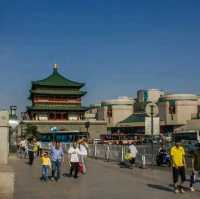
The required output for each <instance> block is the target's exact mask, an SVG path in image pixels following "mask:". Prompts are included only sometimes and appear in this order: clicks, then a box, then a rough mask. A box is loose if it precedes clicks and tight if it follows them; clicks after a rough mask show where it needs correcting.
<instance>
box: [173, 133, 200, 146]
mask: <svg viewBox="0 0 200 199" xmlns="http://www.w3.org/2000/svg"><path fill="white" fill-rule="evenodd" d="M173 141H174V142H176V141H179V142H183V143H193V144H195V143H200V132H199V130H190V131H175V132H174V133H173Z"/></svg>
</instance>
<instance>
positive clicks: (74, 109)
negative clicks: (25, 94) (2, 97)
mask: <svg viewBox="0 0 200 199" xmlns="http://www.w3.org/2000/svg"><path fill="white" fill-rule="evenodd" d="M83 86H84V83H79V82H75V81H71V80H69V79H66V78H65V77H63V76H62V75H61V74H60V73H59V72H58V68H57V65H55V66H54V69H53V73H52V74H51V75H50V76H49V77H47V78H45V79H43V80H39V81H33V82H32V85H31V90H30V97H29V99H30V100H31V102H32V105H31V106H29V107H27V115H28V117H29V119H30V120H83V119H84V114H85V111H86V110H87V108H86V107H83V106H82V104H81V97H82V96H84V95H85V94H86V92H85V91H81V88H82V87H83Z"/></svg>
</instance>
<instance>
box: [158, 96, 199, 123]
mask: <svg viewBox="0 0 200 199" xmlns="http://www.w3.org/2000/svg"><path fill="white" fill-rule="evenodd" d="M198 102H199V99H198V97H197V96H196V95H192V94H169V95H165V96H162V97H161V98H160V100H159V103H158V107H159V116H160V120H162V121H164V123H165V125H184V124H186V123H187V121H188V120H191V119H193V118H197V116H198Z"/></svg>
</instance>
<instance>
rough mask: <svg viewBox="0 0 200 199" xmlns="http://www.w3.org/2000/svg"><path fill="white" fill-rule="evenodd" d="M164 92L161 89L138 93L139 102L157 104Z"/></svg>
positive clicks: (139, 91)
mask: <svg viewBox="0 0 200 199" xmlns="http://www.w3.org/2000/svg"><path fill="white" fill-rule="evenodd" d="M163 95H164V92H163V91H161V90H159V89H148V90H138V91H137V102H139V103H141V102H154V103H156V102H157V101H158V100H159V99H160V97H161V96H163Z"/></svg>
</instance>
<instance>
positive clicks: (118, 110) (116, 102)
mask: <svg viewBox="0 0 200 199" xmlns="http://www.w3.org/2000/svg"><path fill="white" fill-rule="evenodd" d="M133 105H134V100H133V98H129V97H119V98H117V99H112V100H105V101H103V102H102V103H101V106H100V107H99V108H98V111H97V120H105V121H106V122H107V124H108V126H109V127H112V126H115V125H116V124H117V123H118V122H120V121H122V120H124V119H125V118H127V117H128V116H130V115H131V114H133V111H134V109H133Z"/></svg>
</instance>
